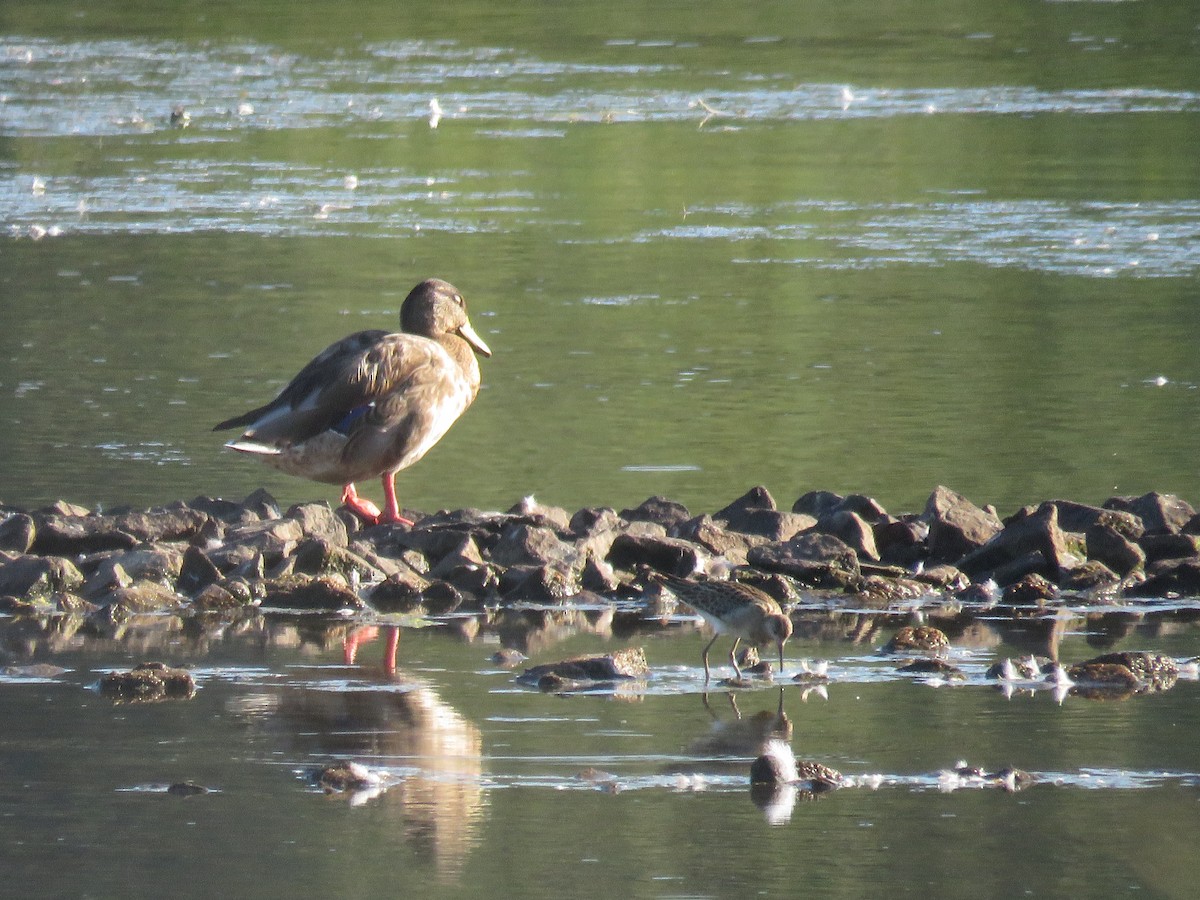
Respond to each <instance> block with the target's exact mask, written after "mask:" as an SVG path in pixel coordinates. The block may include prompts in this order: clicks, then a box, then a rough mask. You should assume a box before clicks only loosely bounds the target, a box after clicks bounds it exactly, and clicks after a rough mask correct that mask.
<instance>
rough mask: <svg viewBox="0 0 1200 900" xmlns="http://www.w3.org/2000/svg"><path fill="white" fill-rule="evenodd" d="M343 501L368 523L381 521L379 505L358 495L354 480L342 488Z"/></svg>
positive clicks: (372, 523)
mask: <svg viewBox="0 0 1200 900" xmlns="http://www.w3.org/2000/svg"><path fill="white" fill-rule="evenodd" d="M342 503H343V504H345V506H346V508H347V509H348V510H350V512H352V513H354V514H355V515H356V516H358V517H359V518H360V519H362V520H363V521H365V522H366V523H367V524H368V525H375V524H376V523H378V522H379V507H378V506H376V505H375V504H374V503H372V502H371V501H370V500H368V499H366V498H365V497H360V496H358V490H357V489H356V488H355V487H354V483H353V482H351V483H350V484H348V485H346V486H345V487H344V488H342Z"/></svg>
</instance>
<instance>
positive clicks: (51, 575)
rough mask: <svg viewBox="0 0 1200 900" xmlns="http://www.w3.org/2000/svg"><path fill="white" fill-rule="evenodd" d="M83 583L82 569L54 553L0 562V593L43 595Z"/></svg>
mask: <svg viewBox="0 0 1200 900" xmlns="http://www.w3.org/2000/svg"><path fill="white" fill-rule="evenodd" d="M82 585H83V573H82V572H80V571H79V569H78V568H77V567H76V566H75V564H74V563H72V562H71V561H70V560H67V559H63V558H62V557H58V556H18V557H17V558H16V559H14V560H13V561H12V562H9V563H6V564H5V565H3V566H0V595H3V594H12V595H13V596H16V597H30V596H34V597H46V596H49V595H50V594H53V593H54V592H55V591H73V590H75V589H76V588H79V587H80V586H82Z"/></svg>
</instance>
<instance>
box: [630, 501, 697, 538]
mask: <svg viewBox="0 0 1200 900" xmlns="http://www.w3.org/2000/svg"><path fill="white" fill-rule="evenodd" d="M620 515H621V518H622V519H624V520H625V521H626V522H654V523H656V524H658V525H661V526H662V527H663V528H666V529H668V530H670V529H671V528H674V527H675V526H676V525H680V524H682V523H684V522H686V521H687V520H688V519H690V518H691V517H692V514H691V513H690V512H688V509H687V507H686V506H684V505H683V504H682V503H677V502H676V501H674V500H668V499H667V498H666V497H651V498H650V499H648V500H646V501H644V502H643V503H642V504H641V505H640V506H638V507H636V508H634V509H623V510H621V513H620Z"/></svg>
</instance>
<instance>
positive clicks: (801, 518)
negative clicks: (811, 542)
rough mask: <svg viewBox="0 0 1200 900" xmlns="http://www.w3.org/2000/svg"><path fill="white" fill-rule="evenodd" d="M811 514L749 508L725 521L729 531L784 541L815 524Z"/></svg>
mask: <svg viewBox="0 0 1200 900" xmlns="http://www.w3.org/2000/svg"><path fill="white" fill-rule="evenodd" d="M816 522H817V520H816V519H814V518H813V517H812V516H806V515H802V514H799V513H789V512H780V511H778V510H774V509H750V510H746V511H745V512H742V513H739V514H738V515H736V516H733V517H732V518H730V519H729V520H728V522H727V523H726V527H727V528H728V529H729V530H730V531H734V532H740V533H742V534H747V535H757V536H759V537H763V538H766V539H767V540H770V541H786V540H788V539H789V538H791V537H793V536H794V535H796V534H798V533H799V532H801V531H807V530H808V529H809V528H812V527H813V526H814V525H815V524H816Z"/></svg>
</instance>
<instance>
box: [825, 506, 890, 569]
mask: <svg viewBox="0 0 1200 900" xmlns="http://www.w3.org/2000/svg"><path fill="white" fill-rule="evenodd" d="M815 528H816V530H817V531H819V532H821V533H823V534H832V535H833V536H834V537H836V538H839V539H840V540H841V541H843V542H844V543H845V544H846V546H848V547H850V548H851V549H852V550H853V551H854V552H855V553H856V554H857V555H858V558H859V560H863V559H871V560H878V559H879V549H878V548H877V547H876V545H875V532H874V530H873V529H872V528H871V526H870V525H868V524H867V521H866V520H865V519H864V518H863V517H862V516H860V515H859V514H858V513H856V512H851V511H850V510H847V509H839V510H837V511H836V512H832V513H830V514H829V515H827V516H822V517H821V519H820V520H819V521H818V522H817V524H816V526H815Z"/></svg>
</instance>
